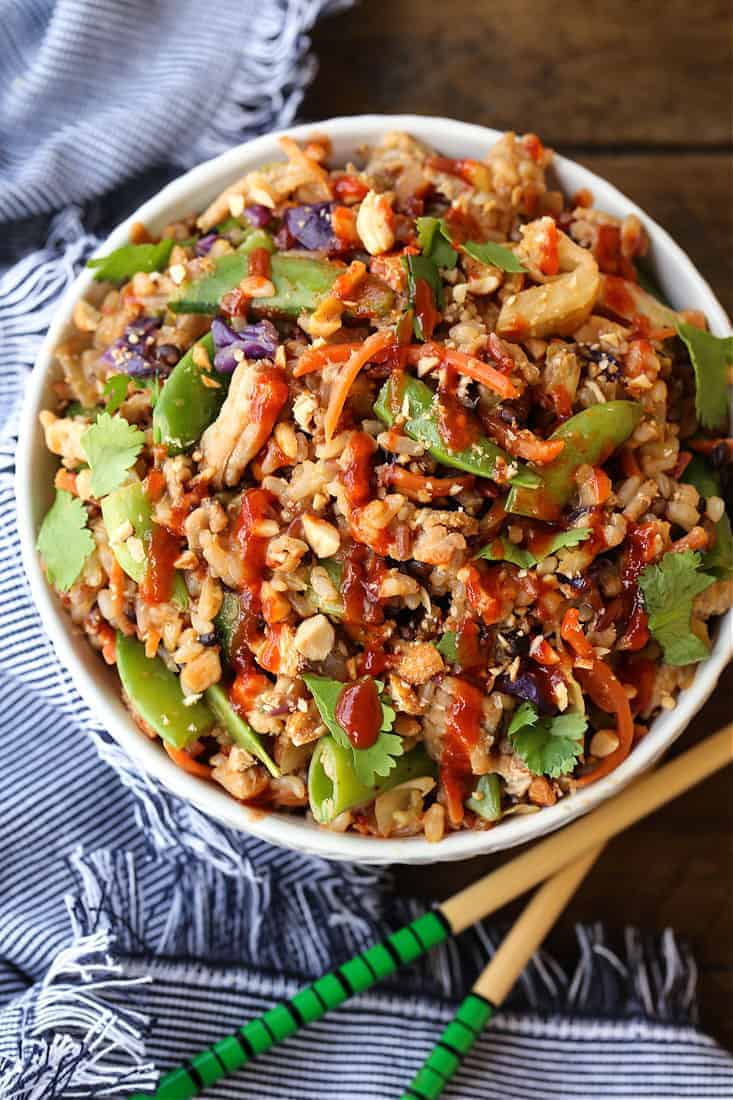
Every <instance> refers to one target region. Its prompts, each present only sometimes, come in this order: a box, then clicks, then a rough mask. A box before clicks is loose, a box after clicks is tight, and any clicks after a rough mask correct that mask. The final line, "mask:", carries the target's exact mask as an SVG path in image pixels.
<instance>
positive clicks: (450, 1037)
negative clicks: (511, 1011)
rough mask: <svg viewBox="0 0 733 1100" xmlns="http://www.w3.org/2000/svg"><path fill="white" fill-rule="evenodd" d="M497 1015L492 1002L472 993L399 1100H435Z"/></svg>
mask: <svg viewBox="0 0 733 1100" xmlns="http://www.w3.org/2000/svg"><path fill="white" fill-rule="evenodd" d="M493 1014H494V1006H493V1005H492V1003H491V1001H487V1000H486V998H485V997H482V996H480V994H478V993H469V994H468V996H467V997H466V999H465V1001H462V1002H461V1004H460V1005H459V1007H458V1011H457V1012H456V1014H455V1016H454V1017H453V1019H452V1020H451V1021H450V1022H449V1023H448V1025H447V1026H446V1028H445V1031H444V1032H443V1034H442V1035H441V1036H440V1038H439V1039H438V1041H437V1043H436V1044H435V1046H434V1047H433V1049H432V1050H431V1052H430V1054H429V1055H428V1058H427V1060H426V1061H425V1062H424V1063H423V1065H422V1068H421V1069H419V1070H418V1072H417V1074H416V1075H415V1077H414V1078H413V1081H412V1084H411V1085H408V1087H407V1089H406V1090H405V1091H404V1092H403V1094H402V1096H401V1098H400V1100H435V1098H436V1097H437V1096H440V1094H441V1092H442V1091H443V1089H444V1088H445V1086H446V1085H447V1083H448V1081H449V1080H450V1078H451V1077H452V1076H453V1074H454V1073H455V1072H456V1070H457V1069H458V1067H459V1065H460V1064H461V1059H462V1058H464V1057H465V1055H466V1054H468V1052H469V1050H470V1049H471V1047H472V1046H473V1044H474V1043H475V1042H476V1039H477V1038H478V1037H479V1035H480V1034H481V1032H482V1031H483V1029H484V1027H485V1025H486V1023H487V1022H488V1021H489V1020H490V1019H491V1017H492V1016H493Z"/></svg>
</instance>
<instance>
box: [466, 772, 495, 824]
mask: <svg viewBox="0 0 733 1100" xmlns="http://www.w3.org/2000/svg"><path fill="white" fill-rule="evenodd" d="M466 806H467V807H468V809H469V810H473V812H474V813H475V814H478V816H479V817H483V818H484V820H485V821H498V820H499V819H500V817H501V784H500V783H499V776H498V775H495V774H494V773H493V772H492V773H491V775H482V776H481V778H480V779H479V781H478V783H477V784H476V790H475V791H474V793H473V795H472V796H471V797H470V798H469V799H467V800H466Z"/></svg>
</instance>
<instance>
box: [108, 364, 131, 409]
mask: <svg viewBox="0 0 733 1100" xmlns="http://www.w3.org/2000/svg"><path fill="white" fill-rule="evenodd" d="M129 383H130V376H129V375H127V374H112V375H110V377H109V378H108V379H107V381H106V382H105V383H104V389H103V390H102V395H103V397H104V398H105V400H106V402H107V412H108V413H109V414H110V416H111V415H112V413H116V412H117V410H118V409H119V407H120V405H121V404H122V402H123V401H124V400H125V399H126V397H127V387H128V385H129Z"/></svg>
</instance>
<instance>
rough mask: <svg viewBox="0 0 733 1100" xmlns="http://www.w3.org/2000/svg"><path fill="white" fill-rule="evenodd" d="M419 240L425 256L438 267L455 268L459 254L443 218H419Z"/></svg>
mask: <svg viewBox="0 0 733 1100" xmlns="http://www.w3.org/2000/svg"><path fill="white" fill-rule="evenodd" d="M416 224H417V239H418V241H419V243H420V247H421V248H422V250H423V255H425V256H429V257H430V259H431V260H433V262H434V263H436V264H437V265H438V267H455V266H456V261H457V260H458V253H457V252H456V250H455V248H454V247H453V245H452V243H451V239H450V235H449V233H448V227H447V226H446V224H445V222H444V221H443V219H442V218H418V219H417V222H416Z"/></svg>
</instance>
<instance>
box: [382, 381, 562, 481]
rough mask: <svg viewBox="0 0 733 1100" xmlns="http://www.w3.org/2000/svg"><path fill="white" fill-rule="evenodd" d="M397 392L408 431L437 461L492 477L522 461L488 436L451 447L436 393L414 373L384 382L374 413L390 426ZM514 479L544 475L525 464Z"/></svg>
mask: <svg viewBox="0 0 733 1100" xmlns="http://www.w3.org/2000/svg"><path fill="white" fill-rule="evenodd" d="M396 385H399V386H400V389H399V394H395V389H394V387H395V386H396ZM396 396H399V402H398V407H399V408H400V410H402V409H406V414H407V419H406V421H405V424H404V431H405V433H406V435H409V436H410V438H411V439H415V440H417V441H418V442H420V443H422V444H424V446H425V447H426V449H427V450H428V451H429V452H430V454H431V455H432V457H433V458H434V459H435V460H436V462H440V463H442V464H443V465H444V466H451V467H453V468H455V469H457V470H466V471H467V472H468V473H470V474H476V475H477V476H478V477H490V478H495V477H497V476H499V477H502V476H504V474H505V472H506V470H507V469H508V468H509V467H510V466H513V467H514V468H516V467H517V466H518V465H519V463H517V462H516V460H515V459H513V458H511V457H510V456H509V455H508V454H507V453H506V452H505V451H502V449H501V448H500V447H497V446H496V444H494V443H492V442H491V440H490V439H488V438H487V437H486V436H481V437H480V438H479V439H477V440H476V442H475V443H472V444H471V446H470V447H467V448H466V449H465V450H463V451H450V450H448V448H447V446H446V444H445V442H444V440H443V438H442V436H441V434H440V429H439V426H438V415H437V410H436V407H435V393H434V391H433V390H431V389H430V387H429V386H426V385H425V383H424V382H421V381H420V380H419V379H417V378H413V377H411V376H409V377H407V378H405V379H404V380H403V381H402V382H401V383H396V382H395V380H394V379H393V378H388V379H387V381H386V382H385V383H384V385H383V386H382V389H381V391H380V393H379V397H378V398H377V401H376V404H375V406H374V413H375V415H376V416H378V417H379V419H380V420H381V421H383V423H385V424H386V425H387V426H388V427H391V426H392V424H394V421H395V416H394V414H393V413H392V409H393V408H394V407H395V400H394V399H395V397H396ZM512 482H513V483H514V484H517V483H519V484H522V485H524V486H539V485H541V479H540V478H539V477H538V476H537V475H536V474H534V473H532V471H530V470H529V469H528V468H527V467H521V468H520V470H519V473H518V474H516V475H515V476H514V477H513V478H512Z"/></svg>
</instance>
